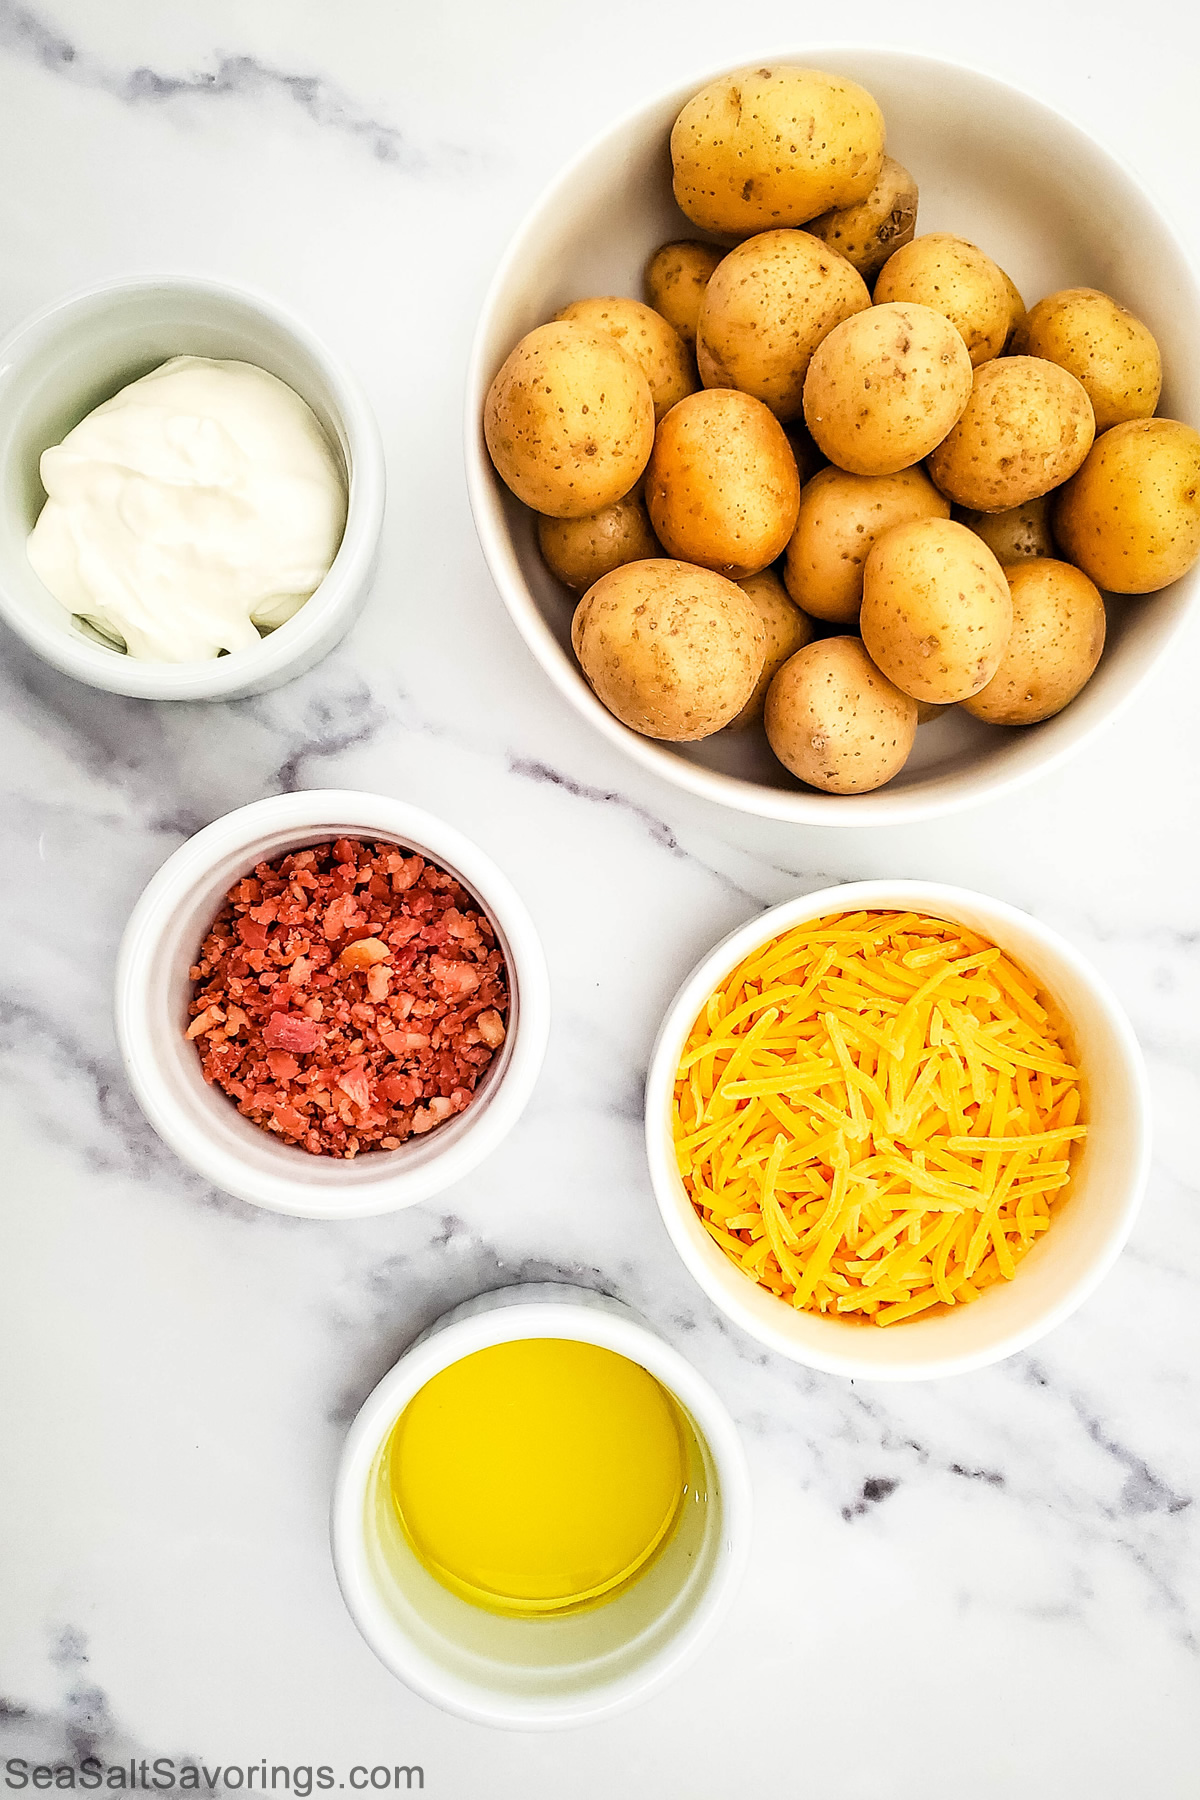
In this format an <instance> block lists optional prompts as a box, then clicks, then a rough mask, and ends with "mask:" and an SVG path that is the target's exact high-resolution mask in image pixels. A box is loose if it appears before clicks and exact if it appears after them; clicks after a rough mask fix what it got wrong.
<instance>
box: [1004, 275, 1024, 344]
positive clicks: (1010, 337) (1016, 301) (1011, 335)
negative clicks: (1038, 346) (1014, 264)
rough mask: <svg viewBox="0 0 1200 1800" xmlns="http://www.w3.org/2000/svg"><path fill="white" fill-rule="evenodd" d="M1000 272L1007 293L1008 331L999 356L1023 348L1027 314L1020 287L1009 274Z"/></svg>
mask: <svg viewBox="0 0 1200 1800" xmlns="http://www.w3.org/2000/svg"><path fill="white" fill-rule="evenodd" d="M1000 273H1001V274H1002V275H1004V286H1005V289H1006V291H1007V293H1008V307H1009V313H1008V333H1007V336H1006V337H1005V339H1004V348H1003V350H1001V352H1000V354H1001V356H1008V355H1010V354H1012V353H1013V352H1020V351H1021V350H1022V349H1023V348H1024V346H1023V345H1022V343H1021V337H1022V335H1023V333H1024V330H1025V320H1026V318H1027V317H1028V315H1027V313H1026V311H1025V302H1024V301H1023V300H1022V298H1021V290H1020V288H1019V287H1018V286H1017V284H1016V282H1015V281H1014V280H1013V278H1012V276H1011V275H1005V274H1004V270H1003V269H1001V270H1000Z"/></svg>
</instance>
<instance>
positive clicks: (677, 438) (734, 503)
mask: <svg viewBox="0 0 1200 1800" xmlns="http://www.w3.org/2000/svg"><path fill="white" fill-rule="evenodd" d="M645 493H646V510H647V512H648V513H649V514H650V523H651V524H652V525H653V527H654V530H655V532H656V534H657V536H658V539H659V542H660V543H661V544H662V546H663V548H664V549H665V550H666V551H667V553H668V555H670V556H677V557H680V558H682V560H683V561H684V562H693V563H699V564H700V565H701V566H702V567H703V568H706V569H715V570H716V571H717V573H718V574H721V575H727V576H728V577H729V579H730V580H731V581H742V580H744V579H745V577H746V576H747V575H757V573H758V571H759V570H760V569H765V568H766V567H767V565H768V563H773V562H774V561H775V558H776V557H777V556H779V555H781V554H782V552H783V549H784V546H785V545H786V543H787V541H788V539H789V538H790V537H791V535H792V530H793V527H794V526H795V523H796V512H797V509H798V508H799V505H800V477H799V476H798V475H797V473H796V459H795V457H794V456H793V455H792V451H791V446H790V444H789V443H788V441H787V438H786V437H785V436H784V433H783V426H782V425H781V424H780V423H779V420H778V419H777V418H776V417H775V415H774V414H773V413H772V412H770V411H769V410H768V408H767V407H765V406H764V405H763V403H762V401H761V400H755V399H754V398H753V396H752V395H750V394H740V393H738V392H737V391H736V390H735V389H733V388H705V389H704V390H703V391H702V392H701V393H699V394H689V395H688V396H687V398H686V400H681V401H680V402H679V405H678V406H673V407H672V408H671V410H670V412H669V413H668V414H667V416H666V418H665V419H664V420H663V422H662V424H661V425H660V426H659V428H658V431H657V433H656V434H655V438H654V450H653V453H652V455H651V457H650V462H649V466H648V467H647V470H646V487H645Z"/></svg>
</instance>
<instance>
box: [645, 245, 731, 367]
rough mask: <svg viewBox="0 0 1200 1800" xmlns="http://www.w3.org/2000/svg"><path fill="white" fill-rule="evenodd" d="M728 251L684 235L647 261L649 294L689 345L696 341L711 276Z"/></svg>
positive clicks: (647, 292)
mask: <svg viewBox="0 0 1200 1800" xmlns="http://www.w3.org/2000/svg"><path fill="white" fill-rule="evenodd" d="M724 254H725V252H724V250H718V249H717V246H716V245H715V244H701V243H699V242H697V240H696V239H695V238H681V239H679V240H678V241H677V242H675V243H673V244H663V245H661V246H660V247H659V248H658V249H657V250H656V251H655V252H654V255H653V256H652V257H651V258H650V261H649V262H648V263H647V264H646V276H645V281H646V298H647V299H648V300H649V302H650V304H651V306H652V307H653V308H654V310H655V312H656V313H661V314H662V316H663V318H664V319H665V320H666V321H667V324H668V325H673V326H674V327H675V330H676V331H677V332H678V333H679V335H680V337H681V338H682V339H683V341H684V343H685V344H687V345H688V346H689V347H691V346H692V345H694V344H695V342H696V320H697V319H698V318H699V317H700V302H701V301H702V300H703V298H704V290H705V288H706V287H707V286H708V281H709V276H710V275H711V274H712V272H713V270H714V269H715V268H716V266H717V264H718V263H719V262H720V260H721V258H722V257H723V256H724Z"/></svg>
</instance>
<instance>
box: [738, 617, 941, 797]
mask: <svg viewBox="0 0 1200 1800" xmlns="http://www.w3.org/2000/svg"><path fill="white" fill-rule="evenodd" d="M764 722H765V724H766V728H767V742H768V743H769V744H770V746H771V748H772V750H773V751H774V752H775V754H776V756H777V757H778V758H779V760H780V762H781V763H782V764H783V766H784V768H785V769H790V770H791V772H792V774H793V775H796V776H798V777H799V779H800V780H801V781H807V782H808V784H809V786H810V787H816V788H822V789H823V790H824V791H825V793H827V794H866V793H869V792H870V791H871V789H872V788H877V787H882V786H883V784H884V782H885V781H890V780H891V778H892V776H893V775H895V774H896V772H897V771H898V770H899V769H901V768H903V766H904V763H905V760H906V758H907V756H908V753H909V751H910V750H911V749H912V746H913V739H914V737H915V736H916V733H917V706H916V702H915V700H911V699H910V698H909V696H908V695H907V694H902V693H901V692H900V690H899V688H897V687H895V686H893V684H892V683H891V682H890V681H889V680H888V679H887V677H886V676H885V675H882V674H880V672H879V670H878V669H877V668H876V667H875V664H874V663H873V662H872V661H871V659H870V657H869V656H868V655H867V653H866V651H865V650H864V649H863V647H862V645H861V644H860V642H859V641H858V639H857V638H853V637H831V638H819V639H818V640H817V642H816V643H814V644H809V645H807V646H806V648H805V649H803V650H798V651H797V652H796V654H795V655H794V656H792V657H790V658H789V659H788V661H787V662H785V663H784V665H783V667H782V669H780V671H779V673H778V674H777V675H776V677H775V679H774V681H773V682H772V683H771V685H770V687H769V688H768V689H767V705H766V713H765V721H764Z"/></svg>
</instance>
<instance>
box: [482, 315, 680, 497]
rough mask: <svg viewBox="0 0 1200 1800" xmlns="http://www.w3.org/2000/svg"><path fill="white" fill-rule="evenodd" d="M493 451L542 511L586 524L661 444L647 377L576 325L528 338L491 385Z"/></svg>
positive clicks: (616, 348)
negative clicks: (656, 438)
mask: <svg viewBox="0 0 1200 1800" xmlns="http://www.w3.org/2000/svg"><path fill="white" fill-rule="evenodd" d="M483 431H484V437H485V439H486V440H487V447H488V454H489V455H490V456H491V459H492V462H493V463H494V464H495V467H496V471H497V473H498V474H499V476H500V479H501V480H502V481H503V482H504V483H505V485H506V486H507V487H509V488H511V489H512V491H513V493H514V494H516V496H517V498H518V499H519V500H523V501H524V502H525V504H526V506H532V508H533V509H534V511H535V512H540V513H549V514H550V515H551V517H553V518H556V519H578V518H583V517H585V516H586V515H587V514H588V513H594V512H598V511H599V510H600V508H601V507H602V506H608V505H610V504H611V503H612V502H613V501H614V500H619V499H620V498H621V495H622V494H627V493H628V492H629V490H630V488H631V487H632V486H633V484H634V482H635V481H636V480H637V479H638V476H639V475H640V474H641V473H642V470H643V469H644V468H645V466H646V462H647V459H648V458H649V455H650V451H651V449H652V448H653V445H654V400H653V398H652V396H651V393H650V383H649V382H648V381H647V380H646V377H645V374H644V373H643V371H642V370H641V369H640V368H639V367H638V365H637V363H636V362H634V360H633V358H632V357H630V356H627V355H626V354H625V352H624V350H622V349H621V347H620V345H619V344H618V343H616V341H615V340H614V339H613V338H611V337H609V336H608V335H607V334H606V333H600V332H594V331H585V330H584V329H583V327H582V326H581V325H574V324H571V323H570V322H569V321H567V320H563V321H556V322H554V323H552V324H549V325H539V326H537V327H536V329H535V330H533V331H531V332H529V334H528V335H527V336H526V337H523V338H522V339H521V341H520V343H519V344H518V345H517V346H516V348H515V349H514V350H513V351H512V352H511V353H510V354H509V356H508V359H507V360H506V362H505V363H504V365H503V366H502V368H501V369H500V371H499V373H498V374H497V375H496V378H495V380H494V381H493V382H492V385H491V387H490V388H489V389H488V396H487V400H486V402H485V404H484V409H483Z"/></svg>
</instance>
